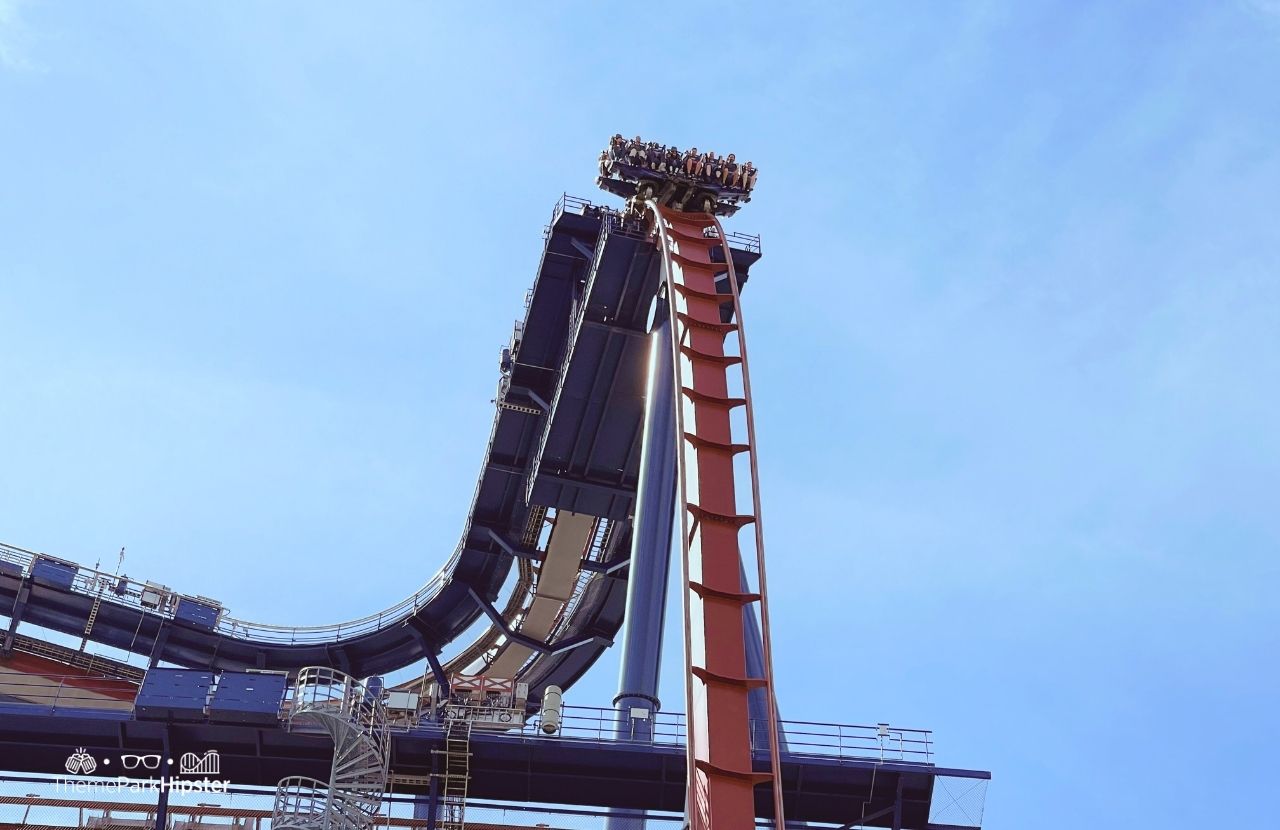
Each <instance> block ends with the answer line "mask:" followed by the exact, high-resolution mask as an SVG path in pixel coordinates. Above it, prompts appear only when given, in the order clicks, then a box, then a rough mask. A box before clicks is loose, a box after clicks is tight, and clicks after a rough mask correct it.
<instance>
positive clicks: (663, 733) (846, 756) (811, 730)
mask: <svg viewBox="0 0 1280 830" xmlns="http://www.w3.org/2000/svg"><path fill="white" fill-rule="evenodd" d="M622 717H623V715H621V714H620V713H618V712H617V711H615V710H613V709H605V708H598V707H592V706H565V707H564V709H563V712H562V714H561V723H560V729H559V731H558V732H557V733H556V734H555V736H554V738H556V739H560V740H573V741H587V742H590V743H613V742H615V741H616V740H617V738H616V737H615V736H616V735H617V731H618V730H617V726H618V722H619V718H622ZM779 723H780V724H781V728H782V737H783V742H784V743H785V745H786V750H785V752H784V754H785V755H793V756H796V755H798V756H807V757H821V758H835V759H837V760H850V761H853V760H858V761H866V760H877V761H896V762H900V763H911V764H932V763H933V755H934V751H933V733H932V732H931V731H930V730H928V729H908V728H902V727H897V726H892V725H890V724H874V725H865V724H839V723H821V722H817V721H788V720H783V721H780V722H779ZM416 728H418V729H428V730H431V729H437V728H439V727H438V726H437V725H436V724H432V723H427V722H424V723H422V724H420V725H419V726H418V727H416ZM400 729H401V731H412V729H413V727H400ZM685 730H686V722H685V716H684V715H683V714H680V713H675V712H657V713H655V714H654V716H653V724H652V730H651V732H652V734H651V736H650V737H647V738H646V739H645V740H644V742H645V743H647V744H654V745H659V746H663V745H665V746H683V745H684V742H685V734H686V732H685ZM505 734H507V735H511V736H513V737H514V736H519V737H521V738H523V739H527V740H547V737H546V736H545V735H544V734H543V733H542V722H541V719H540V718H537V717H534V718H530V719H529V720H528V721H527V722H526V723H525V725H524V726H523V727H522V728H520V729H514V728H513V729H510V730H507V732H506V733H505ZM751 743H752V750H753V751H760V752H764V751H767V749H768V728H767V723H766V722H765V721H763V720H753V721H752V723H751Z"/></svg>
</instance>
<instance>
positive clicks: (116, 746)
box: [0, 699, 990, 828]
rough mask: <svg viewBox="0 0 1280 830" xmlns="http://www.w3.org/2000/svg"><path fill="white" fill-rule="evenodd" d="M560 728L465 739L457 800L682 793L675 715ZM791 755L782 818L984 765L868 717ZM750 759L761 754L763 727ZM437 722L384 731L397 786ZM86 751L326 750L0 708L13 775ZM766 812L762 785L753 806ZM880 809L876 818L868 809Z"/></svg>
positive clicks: (602, 716) (414, 785)
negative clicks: (943, 759) (938, 751)
mask: <svg viewBox="0 0 1280 830" xmlns="http://www.w3.org/2000/svg"><path fill="white" fill-rule="evenodd" d="M566 715H567V717H566V720H565V724H564V726H563V727H562V729H561V731H560V732H559V734H557V735H555V736H553V737H548V736H545V735H542V734H541V733H540V732H539V729H538V724H537V723H536V722H531V723H529V724H528V725H526V726H525V727H524V728H523V729H521V730H512V731H509V732H488V731H480V730H478V731H476V732H475V733H474V734H473V735H472V736H471V739H470V740H471V746H470V751H471V760H470V763H471V775H472V778H471V783H470V790H469V797H471V798H479V799H496V800H511V801H520V802H540V803H546V804H563V805H581V806H590V807H602V808H603V807H608V808H627V809H650V810H664V811H679V810H681V809H682V808H683V802H684V795H685V749H684V724H683V718H682V717H681V716H679V715H673V714H663V715H661V716H660V718H659V720H658V721H657V722H656V723H655V729H654V731H653V737H652V738H651V739H649V740H647V741H644V742H629V741H617V740H615V739H614V738H613V734H614V727H615V725H616V713H614V712H613V710H610V709H592V708H587V707H568V709H567V712H566ZM783 729H784V732H785V734H786V736H787V743H788V746H789V747H791V751H790V752H788V753H786V754H785V755H784V757H783V764H782V780H783V784H784V791H785V798H786V809H787V817H788V820H789V821H805V822H824V823H835V824H845V823H852V822H854V821H857V820H859V819H861V820H862V823H864V824H866V825H867V826H884V827H892V826H894V823H893V822H894V818H893V817H894V812H895V810H896V811H897V815H898V822H899V824H898V826H900V827H912V828H929V827H933V826H934V825H930V823H929V815H930V809H931V807H932V806H933V799H934V792H935V785H936V783H937V781H938V779H939V778H945V779H965V780H972V781H984V780H987V779H989V778H990V774H989V773H986V772H982V771H976V770H960V769H950V768H946V767H939V766H936V765H935V763H934V761H935V748H934V744H933V738H932V735H931V733H929V732H927V731H924V730H914V729H891V730H889V731H888V732H887V734H882V732H884V730H882V729H881V727H880V726H847V725H837V724H819V723H802V722H783ZM753 732H754V733H755V734H756V735H757V736H759V738H760V740H759V742H758V743H757V747H758V752H757V753H756V754H757V760H758V763H760V764H764V763H766V757H767V755H766V752H765V746H764V741H763V736H764V734H765V732H766V730H765V729H764V728H763V724H756V728H755V729H753ZM444 741H445V733H444V731H443V729H442V727H441V726H440V725H438V724H434V723H428V724H422V725H419V726H416V727H413V728H401V729H399V730H397V731H393V732H392V735H391V748H390V766H391V771H392V778H393V780H396V781H399V782H401V783H398V784H397V785H396V787H395V790H396V792H397V793H402V794H404V793H415V792H416V793H421V794H425V793H428V792H429V787H428V786H427V785H426V781H428V780H429V778H430V775H431V772H432V769H433V767H432V764H433V763H434V762H436V761H435V759H437V758H438V756H439V754H440V752H441V751H442V750H443V749H444ZM81 747H83V748H85V750H86V752H87V753H88V754H90V755H92V756H94V757H96V758H99V759H102V758H110V757H114V756H116V755H119V754H121V753H137V754H145V753H162V754H167V755H168V756H171V757H178V756H180V755H181V754H183V753H186V752H194V753H197V754H199V755H203V754H204V753H207V752H208V751H209V750H216V751H217V752H218V753H219V756H220V758H221V770H220V775H221V777H222V778H223V779H225V780H227V781H229V782H231V783H233V784H239V785H253V786H268V785H269V786H275V785H276V783H277V782H278V781H280V780H281V779H283V778H286V777H290V776H307V777H311V778H318V779H326V778H327V777H328V775H329V770H330V765H331V764H332V761H333V748H332V745H331V743H330V741H329V740H327V739H326V738H325V737H324V735H323V733H321V732H320V731H319V730H316V731H315V732H314V734H312V733H308V732H306V731H303V730H298V729H294V730H293V731H289V730H286V729H285V728H284V727H283V726H281V725H271V726H265V725H255V724H245V723H225V722H219V721H216V720H209V719H206V720H204V721H201V722H171V721H147V720H138V719H135V718H134V717H133V716H132V714H130V713H128V712H120V711H110V710H92V709H79V708H74V707H72V708H66V709H64V708H62V706H60V705H59V704H58V702H57V701H56V700H54V699H50V701H49V702H48V704H47V705H41V704H13V703H8V704H0V758H4V759H5V767H6V768H7V769H9V770H12V771H15V772H27V773H35V774H62V773H63V770H64V764H65V762H66V760H67V757H68V756H69V755H70V754H71V753H73V752H75V751H76V750H77V749H78V748H81ZM771 809H772V807H771V804H770V801H769V797H768V794H767V793H762V794H761V798H760V802H759V804H758V811H759V815H760V816H762V817H768V816H769V815H770V810H771ZM877 814H878V815H877Z"/></svg>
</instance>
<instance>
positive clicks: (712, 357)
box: [648, 201, 784, 830]
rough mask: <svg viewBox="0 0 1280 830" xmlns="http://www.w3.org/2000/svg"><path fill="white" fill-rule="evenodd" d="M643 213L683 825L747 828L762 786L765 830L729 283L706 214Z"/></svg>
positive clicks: (772, 778)
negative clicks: (662, 428) (678, 597)
mask: <svg viewBox="0 0 1280 830" xmlns="http://www.w3.org/2000/svg"><path fill="white" fill-rule="evenodd" d="M648 208H649V210H650V211H651V213H652V215H653V218H654V224H655V231H656V234H657V237H658V244H659V246H660V248H661V251H662V268H663V281H664V283H665V285H666V290H667V301H668V304H669V306H670V313H671V321H672V326H671V348H672V351H673V356H674V358H675V379H674V381H675V384H676V394H677V397H676V434H677V438H676V441H677V446H678V451H677V459H678V462H679V474H678V477H679V482H680V487H679V490H680V500H681V509H680V527H681V550H682V557H681V561H682V566H683V572H684V581H685V591H684V616H685V619H684V635H685V673H686V676H685V690H686V696H687V700H686V704H687V709H686V711H687V712H688V758H687V765H688V766H687V768H688V771H689V772H688V793H687V801H686V806H685V809H686V812H687V819H688V824H689V828H690V830H749V829H750V828H752V827H753V826H754V824H755V816H756V813H755V788H756V786H758V785H763V784H771V785H772V789H773V813H774V827H775V828H776V830H782V828H783V827H784V821H783V810H782V781H781V767H780V764H779V749H778V743H779V742H778V724H777V720H778V718H777V703H776V699H775V696H774V687H773V657H772V653H771V650H770V647H769V611H768V603H767V601H766V600H767V593H766V588H765V567H764V537H763V531H762V529H761V523H760V487H759V474H758V471H757V466H756V453H755V425H754V420H753V415H752V410H751V382H750V379H749V378H748V375H747V350H746V340H745V337H744V335H743V330H742V309H741V305H740V300H739V296H738V282H737V275H736V274H735V273H734V269H733V257H732V254H731V252H730V250H729V246H728V245H727V244H726V243H725V237H724V231H723V229H722V228H721V227H720V223H719V221H718V220H717V219H716V217H715V216H714V215H712V214H708V213H683V212H679V211H674V210H670V209H668V208H664V207H661V206H659V205H658V204H657V203H656V202H652V201H651V202H649V203H648ZM717 256H719V257H720V259H719V261H717ZM730 335H735V338H734V339H735V340H736V344H735V345H736V353H734V352H733V351H728V350H726V346H727V345H728V344H729V336H730ZM735 371H736V372H739V373H740V388H741V396H733V395H732V394H731V391H730V377H731V373H732V372H735ZM736 388H737V387H735V389H736ZM740 408H741V409H742V410H743V414H745V435H741V436H740V437H739V440H738V441H737V442H735V440H734V435H733V428H732V423H733V420H734V413H735V410H738V409H740ZM740 454H746V456H747V457H748V458H749V460H750V464H749V469H750V473H749V475H739V476H736V477H735V471H734V459H735V457H737V456H738V455H740ZM742 488H749V489H750V491H751V508H750V512H748V513H739V512H738V506H737V499H738V492H739V490H740V489H742ZM748 525H750V526H751V527H752V529H753V530H754V533H755V540H754V541H755V544H754V551H755V560H756V570H755V574H756V579H757V588H756V591H754V592H752V591H751V590H750V588H749V587H748V586H746V585H744V584H743V579H742V570H741V568H742V546H741V543H740V534H741V531H742V529H743V528H744V527H746V526H748ZM748 570H750V569H748ZM754 603H759V606H760V631H761V637H762V639H763V641H764V642H763V647H764V657H765V659H764V670H765V671H764V676H763V677H749V676H748V675H747V668H746V637H747V631H746V626H745V625H744V622H743V611H744V610H745V609H749V608H750V607H751V606H752V605H753V604H754ZM757 688H759V689H763V690H764V691H765V694H766V696H767V699H768V701H769V706H768V711H769V713H770V717H769V723H768V729H767V732H768V741H769V769H768V771H766V772H758V771H756V770H755V769H754V767H753V764H752V760H753V759H752V751H751V750H752V724H751V720H750V714H749V708H748V698H749V696H750V693H751V690H753V689H757Z"/></svg>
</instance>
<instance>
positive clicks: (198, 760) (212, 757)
mask: <svg viewBox="0 0 1280 830" xmlns="http://www.w3.org/2000/svg"><path fill="white" fill-rule="evenodd" d="M178 772H179V774H181V775H218V774H219V773H221V772H222V759H221V757H219V755H218V750H216V749H210V750H208V751H207V752H205V754H204V755H197V754H196V753H194V752H184V753H183V754H182V757H181V758H179V759H178Z"/></svg>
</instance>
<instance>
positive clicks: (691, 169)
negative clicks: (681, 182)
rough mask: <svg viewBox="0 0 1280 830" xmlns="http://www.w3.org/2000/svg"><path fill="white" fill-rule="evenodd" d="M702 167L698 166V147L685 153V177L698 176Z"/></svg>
mask: <svg viewBox="0 0 1280 830" xmlns="http://www.w3.org/2000/svg"><path fill="white" fill-rule="evenodd" d="M700 166H701V165H699V164H698V148H697V147H694V148H692V149H690V150H687V151H685V154H684V173H685V175H686V176H696V175H698V168H699V167H700Z"/></svg>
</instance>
